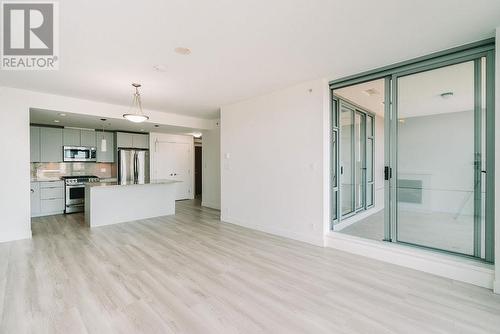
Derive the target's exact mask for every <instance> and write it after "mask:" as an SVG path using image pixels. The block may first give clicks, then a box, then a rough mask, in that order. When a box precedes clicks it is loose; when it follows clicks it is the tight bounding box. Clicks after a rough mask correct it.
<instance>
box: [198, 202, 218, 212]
mask: <svg viewBox="0 0 500 334" xmlns="http://www.w3.org/2000/svg"><path fill="white" fill-rule="evenodd" d="M201 206H205V207H207V208H210V209H215V210H220V203H219V204H217V203H213V202H204V201H203V200H201Z"/></svg>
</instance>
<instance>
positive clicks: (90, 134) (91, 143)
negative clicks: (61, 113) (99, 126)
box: [63, 128, 96, 147]
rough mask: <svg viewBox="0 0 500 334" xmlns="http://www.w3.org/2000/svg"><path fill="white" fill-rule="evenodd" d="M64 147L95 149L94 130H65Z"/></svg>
mask: <svg viewBox="0 0 500 334" xmlns="http://www.w3.org/2000/svg"><path fill="white" fill-rule="evenodd" d="M63 133H64V146H87V147H96V132H95V131H94V130H85V129H72V128H65V129H64V130H63Z"/></svg>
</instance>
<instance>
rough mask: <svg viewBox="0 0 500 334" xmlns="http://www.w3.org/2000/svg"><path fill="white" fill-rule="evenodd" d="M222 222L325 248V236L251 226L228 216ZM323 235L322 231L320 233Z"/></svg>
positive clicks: (222, 218) (222, 217)
mask: <svg viewBox="0 0 500 334" xmlns="http://www.w3.org/2000/svg"><path fill="white" fill-rule="evenodd" d="M221 221H223V222H225V223H230V224H234V225H238V226H243V227H246V228H249V229H253V230H258V231H261V232H265V233H269V234H273V235H277V236H280V237H285V238H288V239H293V240H297V241H302V242H305V243H308V244H312V245H315V246H321V247H324V239H323V236H322V235H321V236H316V235H304V234H303V233H297V232H293V231H289V230H283V229H279V228H275V227H269V226H265V225H257V224H251V223H247V222H243V221H241V220H239V219H235V218H233V217H228V216H224V215H223V216H221ZM320 233H322V231H321V232H320Z"/></svg>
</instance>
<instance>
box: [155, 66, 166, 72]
mask: <svg viewBox="0 0 500 334" xmlns="http://www.w3.org/2000/svg"><path fill="white" fill-rule="evenodd" d="M153 69H154V70H155V71H157V72H166V71H167V66H165V65H161V64H160V65H155V66H153Z"/></svg>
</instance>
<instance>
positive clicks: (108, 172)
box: [31, 162, 117, 179]
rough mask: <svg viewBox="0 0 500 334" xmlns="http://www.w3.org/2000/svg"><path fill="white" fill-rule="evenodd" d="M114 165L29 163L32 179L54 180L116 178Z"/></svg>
mask: <svg viewBox="0 0 500 334" xmlns="http://www.w3.org/2000/svg"><path fill="white" fill-rule="evenodd" d="M116 174H117V170H116V164H114V163H93V162H46V163H45V162H34V163H31V178H32V179H54V178H59V177H61V176H66V175H95V176H98V177H100V178H112V177H116Z"/></svg>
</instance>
